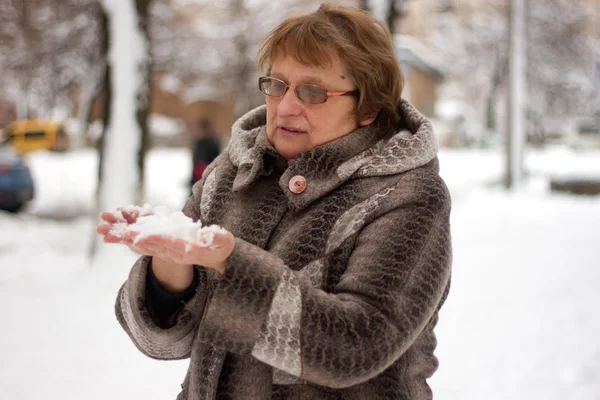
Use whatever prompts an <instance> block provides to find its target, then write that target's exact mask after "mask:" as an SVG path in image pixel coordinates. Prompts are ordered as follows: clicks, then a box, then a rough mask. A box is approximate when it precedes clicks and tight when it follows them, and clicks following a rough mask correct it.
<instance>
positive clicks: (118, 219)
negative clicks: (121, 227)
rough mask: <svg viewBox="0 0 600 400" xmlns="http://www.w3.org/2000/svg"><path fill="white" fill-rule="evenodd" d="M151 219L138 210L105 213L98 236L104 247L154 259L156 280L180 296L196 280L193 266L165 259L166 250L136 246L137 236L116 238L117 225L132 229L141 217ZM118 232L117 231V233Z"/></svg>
mask: <svg viewBox="0 0 600 400" xmlns="http://www.w3.org/2000/svg"><path fill="white" fill-rule="evenodd" d="M147 215H152V213H151V212H141V211H140V210H138V209H134V210H130V211H124V210H123V209H122V208H119V209H117V211H116V212H114V213H110V212H103V213H101V214H100V219H102V221H103V223H101V224H99V225H98V226H97V227H96V232H98V233H99V234H100V235H103V236H104V242H105V243H117V244H124V245H126V246H128V247H129V248H130V249H131V250H132V251H133V252H135V253H137V254H139V255H142V256H152V271H153V272H154V276H155V277H156V279H157V280H158V282H159V283H160V285H161V286H162V287H164V288H165V289H166V290H167V291H170V292H173V293H177V292H181V291H184V290H185V289H187V288H188V287H189V286H190V284H191V283H192V280H193V278H194V272H193V267H192V265H189V264H183V265H181V264H179V263H175V262H173V261H172V260H170V259H169V258H168V257H165V248H164V247H162V246H154V245H153V244H152V243H147V242H146V243H143V245H141V246H137V245H136V244H135V238H136V236H137V233H135V232H131V231H130V232H127V233H125V234H123V235H116V234H115V231H113V228H114V227H115V225H116V224H123V223H125V224H127V225H132V224H135V223H136V222H137V219H138V218H139V217H142V216H147ZM116 231H117V232H118V230H116Z"/></svg>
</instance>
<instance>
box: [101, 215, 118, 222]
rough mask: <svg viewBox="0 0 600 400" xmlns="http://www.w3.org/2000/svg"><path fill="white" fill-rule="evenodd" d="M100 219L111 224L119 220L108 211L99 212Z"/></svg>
mask: <svg viewBox="0 0 600 400" xmlns="http://www.w3.org/2000/svg"><path fill="white" fill-rule="evenodd" d="M100 219H102V220H103V221H106V222H109V223H111V224H114V223H117V222H119V220H118V219H117V217H116V216H115V215H114V214H113V213H109V212H103V213H100Z"/></svg>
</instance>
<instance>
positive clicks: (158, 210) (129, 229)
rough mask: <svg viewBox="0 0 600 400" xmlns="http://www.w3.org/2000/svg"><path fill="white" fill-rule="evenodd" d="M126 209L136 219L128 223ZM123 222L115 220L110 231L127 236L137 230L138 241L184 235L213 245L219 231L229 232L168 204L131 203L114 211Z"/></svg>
mask: <svg viewBox="0 0 600 400" xmlns="http://www.w3.org/2000/svg"><path fill="white" fill-rule="evenodd" d="M123 213H127V214H130V215H134V216H137V218H136V221H135V223H132V224H130V223H128V222H127V220H126V218H125V216H124V215H123ZM114 216H115V217H116V218H117V220H118V221H119V222H117V223H115V224H113V226H112V228H111V230H110V234H111V235H114V236H116V237H120V238H123V237H125V235H127V234H128V233H134V234H136V236H135V240H134V243H137V242H138V241H139V240H141V239H143V238H146V237H148V236H155V235H157V236H163V237H168V238H170V239H173V240H176V239H182V240H185V241H188V242H193V243H195V244H197V245H198V246H200V247H208V248H211V247H212V245H213V241H214V238H215V233H225V232H226V231H225V229H223V228H221V227H220V226H218V225H210V226H202V223H201V222H200V221H197V222H194V221H193V220H192V219H191V218H190V217H187V216H186V215H184V214H183V212H181V211H176V212H170V211H169V209H168V207H166V206H151V205H149V204H145V205H143V206H134V205H129V206H126V207H123V208H120V209H119V210H117V211H116V212H115V213H114Z"/></svg>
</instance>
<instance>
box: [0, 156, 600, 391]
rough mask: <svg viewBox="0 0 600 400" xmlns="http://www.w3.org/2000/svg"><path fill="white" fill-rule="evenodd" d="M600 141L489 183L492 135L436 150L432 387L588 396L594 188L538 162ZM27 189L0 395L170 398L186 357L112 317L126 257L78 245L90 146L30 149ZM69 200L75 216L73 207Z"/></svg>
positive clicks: (3, 291)
mask: <svg viewBox="0 0 600 400" xmlns="http://www.w3.org/2000/svg"><path fill="white" fill-rule="evenodd" d="M599 159H600V152H591V151H588V152H577V153H575V152H573V151H571V150H569V149H566V148H555V149H549V150H547V151H536V152H532V151H528V152H527V158H526V166H527V169H528V171H529V177H530V178H529V180H528V184H527V185H524V187H523V188H522V189H521V190H519V191H514V192H508V193H507V192H504V191H503V190H501V189H499V188H498V186H497V185H496V183H497V182H499V181H500V177H501V174H502V171H503V166H504V158H503V155H502V153H501V152H499V151H495V150H486V151H473V150H447V149H442V150H441V152H440V164H441V174H442V175H443V176H444V178H445V180H446V181H447V182H448V185H449V187H450V190H451V193H452V196H453V212H452V221H451V223H452V235H453V247H454V262H453V278H452V290H451V292H450V296H449V298H448V300H447V302H446V304H445V306H444V308H443V309H442V312H441V314H440V321H439V324H438V327H437V330H436V332H437V336H438V342H439V344H438V349H437V351H436V354H437V356H438V357H439V360H440V367H439V370H438V372H437V373H436V374H435V375H434V377H433V378H432V379H431V380H430V384H431V386H432V389H433V391H434V398H436V399H439V400H481V399H485V400H506V399H511V400H513V399H515V400H520V399H523V400H564V399H569V400H596V399H599V398H600V340H599V339H598V338H600V317H599V315H600V313H599V312H598V307H599V306H600V291H599V290H598V283H599V282H600V268H599V267H600V256H599V253H598V238H599V237H600V197H577V196H570V195H566V194H554V193H550V192H549V191H548V177H549V176H554V175H560V176H569V175H575V174H579V173H581V172H582V171H583V172H585V173H586V174H587V176H593V177H597V178H598V177H600V163H599V162H598V160H599ZM27 161H28V162H29V163H30V165H31V167H32V170H33V173H34V177H35V179H36V183H37V193H36V194H37V198H36V200H35V201H34V202H33V203H32V204H31V205H30V207H29V208H28V209H27V212H26V213H24V214H20V215H16V216H15V215H10V214H6V213H1V212H0V304H1V305H0V313H1V314H2V317H3V321H4V323H3V325H2V326H3V328H2V331H1V332H2V333H1V338H2V340H0V354H1V355H2V362H1V363H0V398H1V399H25V400H28V399H61V400H70V399H73V400H74V399H77V400H79V399H86V400H101V399H102V400H104V399H147V400H153V399H156V400H159V399H160V400H164V399H174V398H175V396H176V394H177V393H178V392H179V390H180V386H179V385H180V383H181V382H182V381H183V378H184V376H185V372H186V368H187V361H186V360H183V361H172V362H164V361H156V360H152V359H150V358H148V357H146V356H144V355H143V354H141V353H140V352H139V351H138V350H137V349H136V348H135V346H134V345H133V344H132V342H131V341H130V339H129V338H128V337H127V335H126V334H125V333H124V331H123V330H122V329H121V328H120V326H119V325H118V323H117V321H116V318H115V316H114V309H113V307H114V301H115V298H116V295H117V291H118V289H119V287H120V285H121V284H122V282H123V281H124V280H125V279H126V278H127V275H128V273H129V269H130V267H131V265H132V264H133V263H134V261H135V259H136V256H135V254H133V253H132V252H130V251H129V250H128V249H126V248H124V246H119V245H104V246H105V249H104V250H105V251H102V252H100V253H99V254H100V259H98V260H96V261H95V262H94V263H91V262H90V260H89V259H88V258H87V254H88V248H89V246H90V244H91V240H92V237H93V231H94V227H95V225H96V224H97V223H98V222H99V219H98V217H97V216H94V217H88V216H85V215H82V213H87V212H91V211H92V206H91V204H93V203H91V199H92V198H93V193H94V187H95V182H96V163H97V159H96V155H95V153H94V152H92V151H88V150H78V151H75V152H71V153H65V154H53V153H47V152H38V153H33V154H30V155H28V157H27ZM189 165H190V155H189V152H188V151H186V150H180V149H156V150H153V151H152V152H150V154H149V157H148V165H147V167H148V173H147V175H148V177H147V181H146V202H147V203H148V204H153V205H159V204H162V205H167V206H168V207H169V208H170V209H172V210H178V209H181V208H182V206H183V204H184V202H185V200H186V197H187V195H188V189H187V187H186V186H185V183H186V180H187V178H188V175H189ZM78 215H79V216H78Z"/></svg>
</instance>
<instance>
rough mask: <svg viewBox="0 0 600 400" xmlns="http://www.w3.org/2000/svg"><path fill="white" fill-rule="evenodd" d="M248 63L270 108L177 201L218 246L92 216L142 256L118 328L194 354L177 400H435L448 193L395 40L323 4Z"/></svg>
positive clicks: (107, 236) (242, 126) (446, 279)
mask: <svg viewBox="0 0 600 400" xmlns="http://www.w3.org/2000/svg"><path fill="white" fill-rule="evenodd" d="M258 66H259V69H260V70H261V71H262V72H263V73H264V74H265V75H264V76H263V77H261V78H260V79H259V89H260V90H261V91H262V92H263V93H264V94H265V100H266V105H265V106H261V107H259V108H257V109H254V110H252V111H250V112H249V113H247V114H246V115H245V116H243V117H241V118H240V119H239V120H238V121H237V122H236V123H235V124H234V125H233V127H232V133H231V141H230V143H229V145H228V147H227V149H226V150H225V151H224V152H223V153H222V154H221V155H220V156H219V157H217V159H216V160H215V161H214V162H213V163H212V164H211V165H209V166H208V168H207V170H206V171H205V173H204V177H203V179H202V180H201V181H199V182H197V183H196V184H195V185H194V188H193V195H192V196H191V198H190V199H189V200H188V202H187V204H186V205H185V207H184V209H183V213H184V214H185V215H187V216H189V217H190V218H191V219H193V220H194V221H201V223H202V224H204V225H210V224H217V225H219V226H221V227H222V228H224V230H223V231H221V232H215V233H214V241H213V242H212V245H211V246H210V247H205V246H203V245H202V244H201V243H199V242H197V241H194V240H185V239H183V238H173V237H167V236H162V235H150V236H148V237H145V238H143V239H140V240H138V241H136V240H135V238H136V235H135V233H129V234H118V233H117V232H116V231H112V232H111V228H112V226H113V224H115V223H116V222H117V221H118V218H117V216H118V215H119V213H118V212H117V213H115V212H106V213H103V214H102V216H101V217H102V219H103V220H104V223H103V224H101V225H99V226H98V228H97V230H98V232H99V233H100V234H102V235H104V241H105V242H109V243H122V244H125V245H127V246H129V247H130V248H131V249H132V250H134V251H136V252H137V253H139V254H141V255H142V256H141V257H140V258H139V260H138V261H137V262H136V263H135V265H134V266H133V268H132V269H131V272H130V275H129V278H128V280H127V281H126V282H125V283H124V285H123V286H122V288H121V290H120V291H119V294H118V297H117V301H116V306H115V307H116V314H117V318H118V320H119V322H120V323H121V325H122V326H123V328H124V330H125V331H126V332H127V334H128V335H129V336H130V337H131V339H132V341H133V342H134V343H135V345H136V346H137V347H138V348H139V349H140V351H142V352H143V353H144V354H146V355H148V356H150V357H153V358H157V359H162V360H171V359H182V358H188V357H189V358H190V364H189V369H188V372H187V376H186V377H185V380H184V382H183V384H182V388H183V391H182V392H181V393H180V395H179V396H178V399H188V400H196V399H204V398H211V399H212V398H218V399H226V398H227V399H254V400H256V399H265V400H266V399H405V400H426V399H431V398H432V392H431V389H430V387H429V385H428V383H427V379H428V378H430V377H431V376H432V375H433V373H434V372H435V370H436V369H437V365H438V361H437V358H436V357H435V355H434V350H435V347H436V337H435V334H434V327H435V325H436V323H437V320H438V311H439V310H440V307H441V306H442V304H443V303H444V301H445V299H446V296H447V294H448V291H449V286H450V271H451V242H450V225H449V216H450V196H449V193H448V190H447V188H446V185H445V184H444V182H443V180H442V179H441V178H440V176H439V174H438V170H439V165H438V159H437V156H436V140H435V138H434V136H433V132H432V128H431V124H430V122H429V121H428V120H426V119H425V118H424V117H423V116H422V115H421V114H420V113H419V112H418V111H416V110H415V109H414V108H413V107H412V106H411V105H410V104H408V103H407V102H406V101H405V100H403V99H402V98H401V92H402V87H403V76H402V72H401V70H400V66H399V64H398V62H397V60H396V57H395V53H394V48H393V46H392V41H391V36H390V32H389V31H388V29H387V28H386V26H385V25H384V24H383V23H382V22H380V21H378V20H377V19H375V18H374V17H373V16H371V15H370V14H367V13H365V12H363V11H359V10H354V9H348V8H337V7H331V6H325V5H323V6H321V7H320V8H319V10H318V11H316V12H314V13H312V14H308V15H304V16H300V17H295V18H289V19H287V20H285V21H283V23H281V25H279V26H278V27H277V28H275V29H274V30H273V31H272V32H271V33H270V34H269V36H268V37H267V38H266V40H265V41H264V43H263V45H262V47H261V49H260V53H259V57H258ZM124 216H125V218H126V219H127V221H128V223H130V224H133V223H135V222H136V220H137V218H138V217H139V215H138V213H137V212H130V213H127V212H125V213H124Z"/></svg>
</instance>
